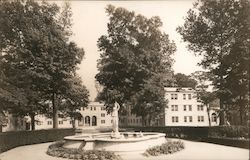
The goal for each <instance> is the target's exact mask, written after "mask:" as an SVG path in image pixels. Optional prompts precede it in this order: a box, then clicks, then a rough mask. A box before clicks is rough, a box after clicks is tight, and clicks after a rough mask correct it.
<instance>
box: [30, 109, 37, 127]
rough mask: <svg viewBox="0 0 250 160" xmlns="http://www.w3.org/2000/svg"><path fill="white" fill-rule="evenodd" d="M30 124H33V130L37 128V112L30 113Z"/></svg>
mask: <svg viewBox="0 0 250 160" xmlns="http://www.w3.org/2000/svg"><path fill="white" fill-rule="evenodd" d="M30 124H31V130H32V131H33V130H35V129H36V128H35V114H34V113H31V114H30Z"/></svg>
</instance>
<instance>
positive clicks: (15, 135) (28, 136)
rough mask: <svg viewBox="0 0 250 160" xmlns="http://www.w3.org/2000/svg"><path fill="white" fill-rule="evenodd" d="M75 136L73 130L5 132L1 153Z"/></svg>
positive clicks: (0, 136)
mask: <svg viewBox="0 0 250 160" xmlns="http://www.w3.org/2000/svg"><path fill="white" fill-rule="evenodd" d="M74 134H75V130H74V129H72V128H67V129H46V130H45V129H44V130H34V131H11V132H3V133H0V153H1V152H4V151H7V150H9V149H12V148H15V147H18V146H23V145H30V144H37V143H44V142H53V141H58V140H62V139H63V138H64V137H65V136H70V135H74Z"/></svg>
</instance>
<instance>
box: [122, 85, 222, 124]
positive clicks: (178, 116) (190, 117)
mask: <svg viewBox="0 0 250 160" xmlns="http://www.w3.org/2000/svg"><path fill="white" fill-rule="evenodd" d="M165 91H166V94H165V98H166V100H167V101H168V105H167V106H166V108H164V110H163V112H162V113H161V114H159V116H158V117H156V118H155V119H153V120H151V121H150V122H148V121H147V120H146V122H144V124H146V126H192V127H195V126H209V119H210V123H211V126H216V125H219V119H218V113H217V110H218V109H217V108H214V107H212V106H210V107H209V106H206V105H204V104H203V103H202V102H201V101H200V100H199V97H197V92H196V91H195V90H194V89H192V88H177V87H166V88H165ZM127 108H128V110H127V114H126V115H123V116H120V124H121V126H142V119H141V117H140V116H139V117H136V116H135V115H134V114H131V109H130V107H127ZM207 109H209V110H207Z"/></svg>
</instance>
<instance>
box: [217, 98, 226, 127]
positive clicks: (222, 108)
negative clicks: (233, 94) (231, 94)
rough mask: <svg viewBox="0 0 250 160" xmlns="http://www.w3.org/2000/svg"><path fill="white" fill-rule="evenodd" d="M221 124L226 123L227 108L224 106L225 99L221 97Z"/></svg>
mask: <svg viewBox="0 0 250 160" xmlns="http://www.w3.org/2000/svg"><path fill="white" fill-rule="evenodd" d="M219 117H220V124H219V125H225V124H226V120H225V119H226V117H225V108H224V104H223V101H222V100H221V99H220V114H219Z"/></svg>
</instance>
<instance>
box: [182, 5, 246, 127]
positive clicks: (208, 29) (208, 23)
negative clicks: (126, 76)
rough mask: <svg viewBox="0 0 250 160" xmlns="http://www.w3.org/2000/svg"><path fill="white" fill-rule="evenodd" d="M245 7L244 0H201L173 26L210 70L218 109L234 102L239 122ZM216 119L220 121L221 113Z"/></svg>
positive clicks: (242, 104)
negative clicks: (180, 23) (177, 25)
mask: <svg viewBox="0 0 250 160" xmlns="http://www.w3.org/2000/svg"><path fill="white" fill-rule="evenodd" d="M249 10H250V2H249V1H248V0H239V1H236V0H228V1H216V0H212V1H205V0H201V1H198V2H197V3H195V5H194V8H193V9H190V10H189V11H188V15H187V17H186V19H185V23H184V25H183V26H181V27H178V28H177V31H178V32H179V33H180V34H181V35H182V38H183V40H184V41H185V42H188V48H189V49H190V50H191V51H194V52H195V54H196V55H201V56H203V59H202V61H201V63H200V65H201V66H203V67H204V68H205V69H208V70H209V72H210V75H211V76H210V80H211V81H212V82H213V85H214V86H215V87H216V89H217V95H218V96H219V98H220V103H221V104H220V107H221V109H222V111H223V112H224V110H225V106H234V108H235V107H237V106H238V107H237V108H238V109H239V111H240V113H241V120H242V123H244V121H243V120H244V116H243V115H244V114H245V113H246V111H247V101H248V100H249V95H248V91H249V65H248V63H249V47H250V46H249V37H250V35H249V34H250V30H249V29H250V28H249V27H248V22H249V20H250V14H249ZM223 112H222V113H223ZM220 119H221V120H220V122H221V123H222V124H224V123H225V120H224V115H223V114H221V117H220ZM245 119H246V118H245Z"/></svg>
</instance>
